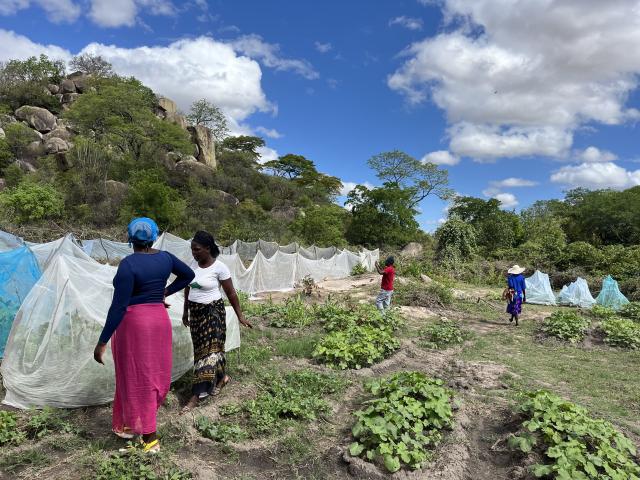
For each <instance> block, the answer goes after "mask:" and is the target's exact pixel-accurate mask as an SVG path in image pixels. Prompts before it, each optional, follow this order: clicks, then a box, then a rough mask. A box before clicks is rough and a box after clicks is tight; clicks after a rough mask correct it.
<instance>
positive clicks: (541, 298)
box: [525, 270, 556, 305]
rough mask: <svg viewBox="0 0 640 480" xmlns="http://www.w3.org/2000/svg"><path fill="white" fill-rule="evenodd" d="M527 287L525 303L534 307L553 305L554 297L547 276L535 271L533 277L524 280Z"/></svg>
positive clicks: (554, 302)
mask: <svg viewBox="0 0 640 480" xmlns="http://www.w3.org/2000/svg"><path fill="white" fill-rule="evenodd" d="M525 282H526V286H527V303H534V304H536V305H555V304H556V297H555V295H554V294H553V290H551V283H550V282H549V275H547V274H546V273H542V272H541V271H539V270H536V271H535V273H534V274H533V275H531V276H530V277H529V278H526V279H525Z"/></svg>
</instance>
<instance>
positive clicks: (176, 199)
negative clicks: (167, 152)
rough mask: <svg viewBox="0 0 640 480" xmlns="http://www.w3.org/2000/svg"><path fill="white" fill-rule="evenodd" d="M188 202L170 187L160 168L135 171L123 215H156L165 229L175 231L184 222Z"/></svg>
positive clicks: (155, 218) (127, 217) (125, 219)
mask: <svg viewBox="0 0 640 480" xmlns="http://www.w3.org/2000/svg"><path fill="white" fill-rule="evenodd" d="M185 208H186V204H185V201H184V200H183V199H182V197H181V196H180V194H179V193H178V192H177V191H176V190H174V189H173V188H171V187H169V186H168V185H167V183H166V178H165V177H164V176H163V175H162V174H161V173H160V172H159V171H158V170H142V171H139V172H136V173H134V174H133V176H132V178H131V181H130V184H129V192H128V195H127V199H126V200H125V203H124V205H123V206H122V210H121V212H120V216H121V218H122V220H123V221H129V220H131V218H133V217H140V216H147V217H150V218H153V219H154V220H155V221H156V222H157V223H158V226H159V227H160V228H161V229H162V230H172V229H176V228H177V227H179V226H180V225H181V224H182V222H183V221H184V214H185Z"/></svg>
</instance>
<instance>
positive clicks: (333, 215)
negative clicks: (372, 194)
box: [291, 204, 349, 247]
mask: <svg viewBox="0 0 640 480" xmlns="http://www.w3.org/2000/svg"><path fill="white" fill-rule="evenodd" d="M348 220H349V212H347V211H346V210H345V209H344V208H342V207H340V206H338V205H335V204H328V205H314V206H312V207H310V208H307V209H305V210H304V215H301V216H299V217H298V218H297V219H296V220H295V221H294V222H293V223H292V224H291V231H292V232H293V233H294V235H296V237H297V238H299V239H300V241H301V242H302V243H303V244H305V245H312V244H316V245H323V246H337V247H340V246H344V245H345V244H346V241H345V232H346V227H347V224H348Z"/></svg>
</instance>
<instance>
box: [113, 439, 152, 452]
mask: <svg viewBox="0 0 640 480" xmlns="http://www.w3.org/2000/svg"><path fill="white" fill-rule="evenodd" d="M140 447H142V452H143V453H159V452H160V441H159V440H158V439H157V438H156V439H155V440H152V441H150V442H149V443H147V442H145V441H144V440H142V439H140V442H139V443H133V442H129V444H128V445H127V446H126V447H125V448H120V449H118V452H120V453H131V452H132V451H133V450H138V449H140Z"/></svg>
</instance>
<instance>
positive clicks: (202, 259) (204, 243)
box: [182, 231, 251, 412]
mask: <svg viewBox="0 0 640 480" xmlns="http://www.w3.org/2000/svg"><path fill="white" fill-rule="evenodd" d="M191 254H192V255H193V259H194V263H193V264H192V265H191V268H192V269H193V272H194V273H195V274H196V276H195V278H194V279H193V282H192V283H191V284H190V285H189V286H188V287H187V288H186V289H185V297H186V298H187V299H188V300H187V301H186V302H185V304H184V314H183V317H182V322H183V323H184V324H185V326H187V327H189V328H190V329H191V340H192V341H193V363H194V370H195V371H194V379H193V386H192V391H191V393H192V396H191V398H190V399H189V402H188V403H187V405H186V406H185V407H184V408H183V412H187V411H189V410H191V409H193V408H194V407H195V406H197V405H198V403H199V402H200V400H201V399H203V398H206V397H207V396H209V395H217V394H218V393H219V392H220V390H221V389H222V388H223V387H224V386H225V385H226V384H227V383H228V382H229V380H230V379H229V376H227V375H226V374H225V363H226V362H225V357H224V342H225V340H226V334H227V328H226V312H225V309H224V308H225V307H224V300H223V299H222V292H221V290H220V287H221V286H222V290H224V293H225V294H226V296H227V298H228V299H229V302H230V303H231V306H232V307H233V309H234V310H235V312H236V315H237V316H238V320H239V321H240V324H241V325H244V326H245V327H249V328H251V325H250V324H249V323H248V322H247V321H246V320H245V318H244V315H243V313H242V310H241V309H240V301H239V300H238V295H237V294H236V290H235V288H234V287H233V282H232V281H231V272H230V271H229V268H228V267H227V266H226V265H225V264H224V263H222V262H221V261H220V260H218V256H219V255H220V249H219V248H218V246H217V245H216V243H215V241H214V239H213V236H212V235H211V234H210V233H207V232H203V231H200V232H196V234H195V235H194V236H193V240H192V241H191Z"/></svg>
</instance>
